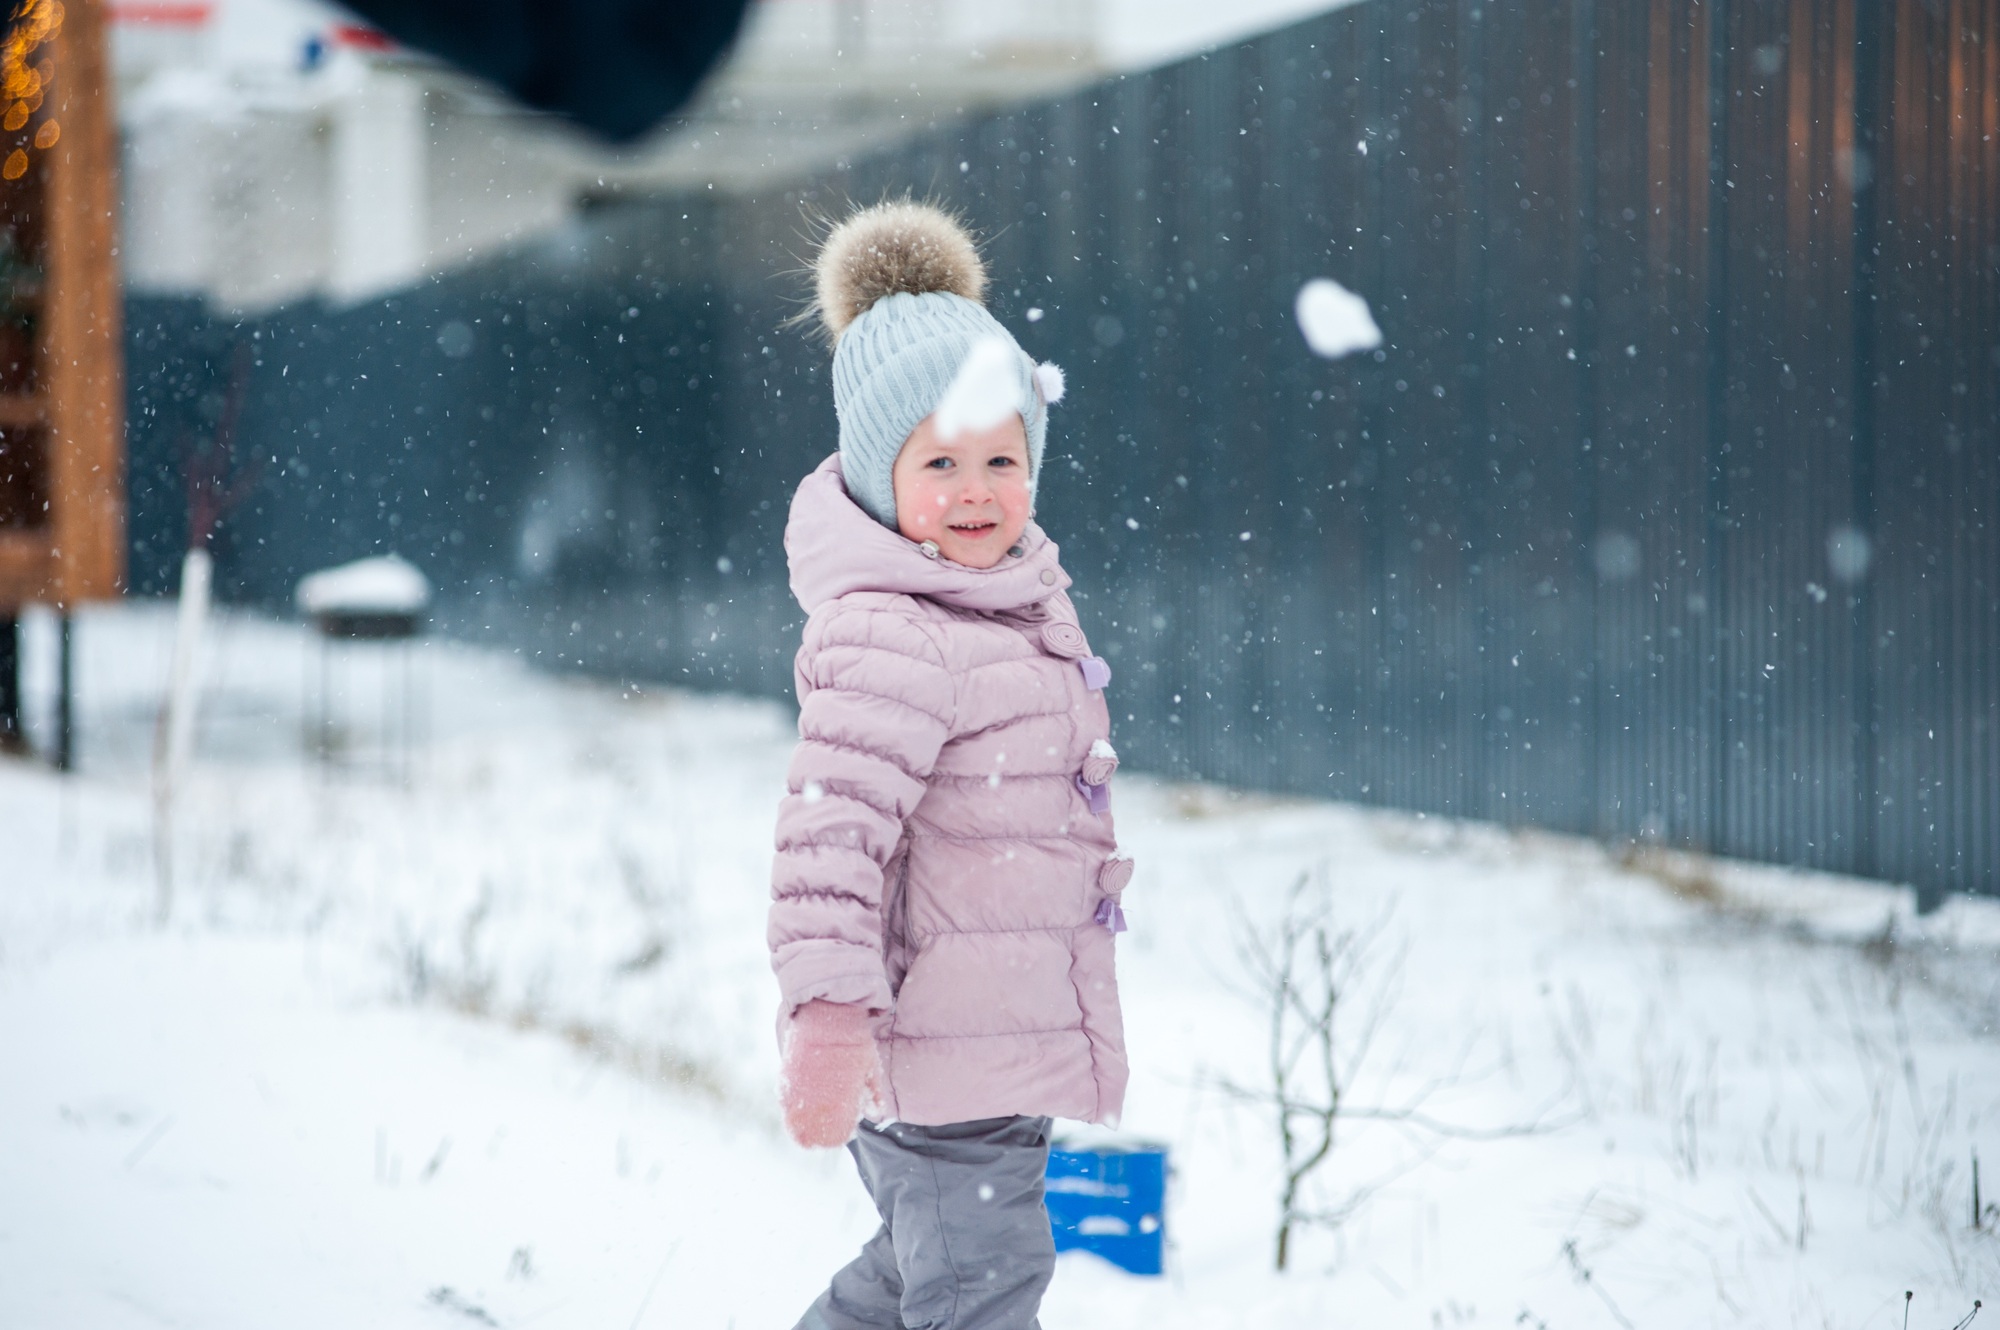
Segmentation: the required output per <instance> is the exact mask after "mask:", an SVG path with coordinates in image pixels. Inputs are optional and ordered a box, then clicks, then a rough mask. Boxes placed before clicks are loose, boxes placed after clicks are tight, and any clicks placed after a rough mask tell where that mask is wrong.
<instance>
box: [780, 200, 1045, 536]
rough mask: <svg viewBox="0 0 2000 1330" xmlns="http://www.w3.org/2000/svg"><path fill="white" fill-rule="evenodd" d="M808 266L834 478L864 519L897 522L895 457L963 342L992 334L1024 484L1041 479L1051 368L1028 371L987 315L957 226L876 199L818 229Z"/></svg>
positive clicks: (971, 253) (977, 273) (970, 249)
mask: <svg viewBox="0 0 2000 1330" xmlns="http://www.w3.org/2000/svg"><path fill="white" fill-rule="evenodd" d="M814 270H815V278H816V286H817V290H818V297H819V302H818V309H819V314H820V318H821V320H822V321H823V322H824V323H825V325H826V328H827V331H828V333H829V334H830V335H831V336H832V337H833V338H834V351H833V406H834V411H835V412H836V413H837V414H838V416H839V418H840V474H841V478H842V479H843V480H844V481H845V482H846V485H847V492H848V495H849V496H850V497H852V498H853V500H854V501H855V502H856V503H858V504H860V505H861V507H862V508H863V509H865V510H866V511H867V512H868V514H869V515H870V516H872V517H873V518H875V520H876V521H878V522H880V523H882V524H883V525H884V526H886V527H888V528H890V529H891V530H895V529H896V491H895V485H894V482H893V480H892V473H893V470H894V468H895V465H896V456H897V454H898V453H900V452H902V450H903V443H904V441H905V440H907V439H908V438H909V437H910V431H911V430H913V429H915V428H916V427H917V426H918V424H919V423H921V422H922V421H923V419H924V417H926V416H928V415H930V414H931V413H932V412H934V411H936V410H937V409H938V406H939V404H940V403H942V402H943V401H944V397H945V392H946V390H947V389H949V388H950V387H951V384H952V380H953V379H954V378H956V377H957V375H958V373H959V371H960V370H961V369H962V368H963V367H964V366H965V363H966V360H967V358H968V357H969V356H970V355H971V353H972V351H973V349H974V348H975V347H977V346H979V345H980V344H981V343H982V342H987V341H991V340H1000V341H1003V342H1004V343H1005V345H1006V347H1007V348H1009V349H1010V350H1011V352H1012V357H1011V358H1012V360H1013V363H1014V365H1013V367H1014V373H1015V378H1016V380H1017V389H1016V392H1017V397H1018V401H1019V409H1020V412H1021V422H1022V424H1023V425H1024V426H1025V427H1026V430H1027V435H1028V476H1029V484H1030V486H1031V487H1032V486H1033V485H1034V484H1036V483H1037V482H1039V481H1040V480H1041V475H1042V451H1043V447H1044V445H1045V444H1046V442H1047V440H1048V421H1049V412H1048V407H1049V403H1051V402H1054V401H1058V400H1060V399H1061V397H1062V372H1061V371H1060V370H1058V369H1056V368H1055V367H1054V366H1053V365H1044V366H1041V367H1039V368H1038V367H1037V366H1036V364H1035V362H1034V361H1033V360H1031V359H1030V358H1029V357H1028V354H1027V353H1026V352H1025V351H1023V350H1021V347H1020V344H1019V343H1018V342H1016V341H1015V340H1014V338H1013V336H1012V335H1011V334H1010V333H1008V331H1007V330H1006V328H1004V327H1002V326H1001V324H1000V321H999V320H998V319H996V318H994V317H993V316H992V315H991V314H989V313H987V312H986V306H985V305H984V304H983V303H981V302H982V299H983V297H984V296H985V294H986V268H985V265H984V264H982V263H981V262H980V259H979V251H978V249H977V248H976V247H975V246H974V245H973V243H972V237H971V236H969V235H967V234H966V232H965V228H964V227H962V226H960V225H959V224H958V223H957V222H956V221H954V220H953V219H952V218H951V217H949V216H947V215H946V214H945V213H943V212H942V211H940V210H939V209H937V208H934V207H932V206H930V205H929V204H923V203H914V202H910V201H907V200H904V201H899V202H894V203H881V204H877V205H876V206H874V207H872V208H864V209H862V210H861V211H860V212H857V213H855V214H854V215H853V216H852V217H850V218H848V219H847V220H846V221H844V222H842V223H841V224H840V225H838V226H836V227H835V228H834V229H833V230H832V231H831V232H829V233H828V235H827V238H826V243H825V244H824V245H822V246H821V247H820V252H819V258H818V260H817V262H816V263H815V264H814ZM1031 492H1032V490H1031Z"/></svg>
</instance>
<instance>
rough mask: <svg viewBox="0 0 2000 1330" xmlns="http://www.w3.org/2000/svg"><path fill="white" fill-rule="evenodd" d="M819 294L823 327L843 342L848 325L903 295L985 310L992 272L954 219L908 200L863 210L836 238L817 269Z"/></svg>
mask: <svg viewBox="0 0 2000 1330" xmlns="http://www.w3.org/2000/svg"><path fill="white" fill-rule="evenodd" d="M813 286H814V294H815V295H816V296H817V298H818V299H817V306H816V307H817V308H818V310H819V317H820V322H822V323H823V324H825V325H826V331H827V335H828V336H829V337H831V338H833V339H834V340H836V341H838V340H839V338H840V335H841V334H842V333H843V332H845V331H847V325H848V324H850V323H852V322H854V320H855V319H857V318H859V317H860V316H861V315H862V314H864V313H866V312H867V311H868V310H869V309H870V308H871V307H872V306H873V305H874V304H875V302H876V301H878V300H880V299H882V298H883V297H884V296H889V295H894V294H895V293H896V292H898V291H903V292H908V293H909V294H911V295H921V294H923V293H924V292H926V291H945V292H949V293H950V294H952V295H958V296H964V297H965V298H966V299H967V300H971V301H975V302H979V303H984V302H985V299H986V265H985V264H984V263H982V262H981V261H980V258H979V249H978V247H977V246H976V245H974V244H973V243H972V237H971V236H970V235H968V234H966V230H965V228H964V227H963V226H962V225H960V224H959V222H958V221H957V220H956V219H955V218H953V217H951V216H950V215H949V214H947V213H945V212H944V211H943V210H942V209H939V208H936V207H933V206H932V205H930V204H928V203H917V202H915V201H913V200H910V199H903V200H899V201H896V202H891V203H878V204H876V205H875V206H874V207H872V208H863V209H862V210H861V211H860V212H857V213H855V214H854V215H853V216H852V217H849V218H848V219H847V220H846V221H844V222H842V223H840V224H839V225H838V226H836V227H834V228H833V230H831V231H829V232H828V233H827V237H826V243H824V244H822V245H821V246H820V249H819V258H818V259H817V260H815V261H814V263H813Z"/></svg>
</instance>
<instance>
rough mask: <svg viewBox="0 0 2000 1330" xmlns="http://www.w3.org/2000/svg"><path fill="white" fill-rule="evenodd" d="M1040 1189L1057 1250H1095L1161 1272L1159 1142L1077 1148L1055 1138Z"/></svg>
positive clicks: (1142, 1270)
mask: <svg viewBox="0 0 2000 1330" xmlns="http://www.w3.org/2000/svg"><path fill="white" fill-rule="evenodd" d="M1044 1195H1045V1196H1046V1198H1047V1201H1048V1207H1049V1225H1050V1227H1051V1228H1053V1229H1054V1230H1055V1235H1056V1250H1057V1251H1059V1252H1061V1251H1071V1250H1081V1251H1088V1252H1095V1253H1097V1254H1098V1255H1099V1256H1102V1257H1103V1258H1104V1259H1105V1260H1107V1261H1109V1262H1111V1263H1112V1264H1113V1265H1115V1266H1118V1267H1119V1268H1120V1269H1123V1270H1129V1271H1131V1272H1132V1273H1133V1274H1135V1275H1157V1274H1159V1273H1160V1272H1161V1263H1162V1257H1163V1255H1164V1249H1165V1247H1166V1237H1167V1229H1166V1221H1167V1151H1166V1147H1165V1146H1160V1145H1147V1144H1143V1143H1138V1142H1134V1143H1133V1144H1131V1145H1111V1146H1099V1147H1096V1148H1092V1149H1083V1148H1073V1147H1068V1146H1065V1145H1064V1143H1063V1142H1061V1141H1058V1142H1056V1144H1055V1147H1054V1148H1053V1149H1051V1150H1050V1151H1049V1174H1048V1181H1047V1183H1046V1189H1045V1192H1044Z"/></svg>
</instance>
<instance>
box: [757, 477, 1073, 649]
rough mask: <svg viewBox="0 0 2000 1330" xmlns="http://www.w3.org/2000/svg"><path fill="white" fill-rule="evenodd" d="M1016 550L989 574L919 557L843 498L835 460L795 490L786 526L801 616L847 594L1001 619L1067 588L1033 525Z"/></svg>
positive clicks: (1049, 543)
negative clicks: (908, 599)
mask: <svg viewBox="0 0 2000 1330" xmlns="http://www.w3.org/2000/svg"><path fill="white" fill-rule="evenodd" d="M1021 551H1022V552H1021V556H1020V557H1019V558H1011V557H1007V558H1002V559H1001V560H1000V562H999V563H997V564H995V565H994V566H993V567H991V568H968V567H966V566H965V565H964V564H962V563H953V562H952V561H951V560H950V559H946V558H943V557H939V558H935V559H931V558H926V557H925V555H924V552H923V550H922V549H920V548H919V547H918V545H917V543H916V542H915V541H913V540H910V539H908V538H907V537H905V536H903V535H902V534H900V533H899V532H895V531H891V530H890V529H889V528H888V527H886V526H883V525H882V524H881V523H880V522H878V521H876V520H875V519H874V518H872V517H870V516H869V515H868V514H867V513H866V512H865V511H863V509H862V508H861V505H860V504H857V503H856V502H855V501H854V500H853V499H852V498H850V497H849V496H848V493H847V486H846V484H845V483H844V482H843V481H842V480H841V478H840V454H838V453H835V454H834V455H833V456H832V457H829V458H827V459H826V460H825V461H824V462H821V463H820V464H819V467H818V468H817V469H816V470H814V471H813V473H812V474H811V475H809V476H807V477H806V478H805V479H804V480H803V481H801V482H800V483H799V489H798V493H796V494H794V495H793V496H792V511H791V517H790V519H789V520H788V521H787V522H786V523H785V557H786V560H787V561H788V562H789V564H790V567H791V577H792V594H793V595H794V596H796V597H797V598H798V602H799V604H800V605H801V606H802V607H804V609H805V611H806V613H808V614H811V613H812V612H813V611H814V610H816V609H818V608H819V607H820V606H822V605H824V604H826V603H827V602H828V601H830V600H833V599H835V598H837V597H840V596H844V595H846V594H848V593H849V592H851V591H886V592H889V593H892V594H900V595H909V596H927V597H929V598H930V599H932V600H935V601H938V602H940V603H941V604H945V605H950V606H952V607H954V608H956V609H963V610H977V611H980V612H983V613H988V614H992V613H1003V612H1005V611H1008V610H1017V609H1020V608H1021V607H1022V606H1024V605H1032V604H1034V603H1036V602H1037V601H1042V600H1047V599H1048V598H1049V597H1050V596H1052V595H1054V594H1056V593H1057V592H1058V591H1062V590H1064V589H1066V588H1067V587H1068V586H1069V584H1070V579H1069V574H1067V573H1065V572H1064V571H1063V570H1062V565H1061V564H1060V563H1058V562H1057V556H1058V555H1059V553H1060V551H1058V550H1057V548H1056V543H1055V542H1054V541H1053V540H1050V539H1049V538H1048V536H1047V535H1046V534H1045V533H1044V532H1043V531H1042V529H1041V528H1040V527H1038V526H1036V525H1035V524H1034V523H1033V522H1030V523H1028V526H1027V529H1026V530H1025V531H1023V532H1022V533H1021Z"/></svg>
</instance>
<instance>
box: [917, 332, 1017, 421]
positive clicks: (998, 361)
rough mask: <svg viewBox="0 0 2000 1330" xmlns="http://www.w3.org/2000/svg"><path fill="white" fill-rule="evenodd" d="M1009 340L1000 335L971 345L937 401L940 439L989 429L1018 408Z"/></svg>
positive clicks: (1013, 352)
mask: <svg viewBox="0 0 2000 1330" xmlns="http://www.w3.org/2000/svg"><path fill="white" fill-rule="evenodd" d="M1015 355H1016V352H1015V350H1014V346H1013V343H1011V342H1009V341H1008V340H1007V339H1006V338H1004V337H982V338H981V339H980V340H979V341H977V342H974V343H973V344H972V350H971V351H969V352H968V353H967V354H966V357H965V363H963V364H962V365H960V366H959V367H958V373H957V375H955V376H954V377H953V378H952V381H951V386H950V387H949V388H947V389H945V390H944V400H943V401H942V402H940V403H938V409H937V432H938V437H939V438H940V439H946V440H950V439H955V438H957V437H958V436H959V435H960V434H963V433H964V432H965V431H967V430H983V429H991V428H993V427H994V426H995V425H997V424H999V423H1000V422H1001V421H1003V420H1005V419H1006V418H1007V415H1008V413H1009V412H1013V411H1019V410H1020V408H1021V380H1020V370H1019V368H1018V365H1017V363H1016V361H1015V358H1014V357H1015Z"/></svg>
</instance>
